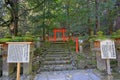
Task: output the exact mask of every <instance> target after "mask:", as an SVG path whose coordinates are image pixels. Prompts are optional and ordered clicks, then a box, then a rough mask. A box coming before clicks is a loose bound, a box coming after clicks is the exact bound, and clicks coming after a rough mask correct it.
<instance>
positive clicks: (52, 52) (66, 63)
mask: <svg viewBox="0 0 120 80" xmlns="http://www.w3.org/2000/svg"><path fill="white" fill-rule="evenodd" d="M44 54H45V55H44V57H43V58H42V61H41V67H40V71H62V70H73V69H76V66H75V64H74V59H73V57H72V54H71V53H70V51H69V49H68V45H67V43H65V42H53V43H51V46H50V47H49V48H48V49H47V50H46V51H45V52H44Z"/></svg>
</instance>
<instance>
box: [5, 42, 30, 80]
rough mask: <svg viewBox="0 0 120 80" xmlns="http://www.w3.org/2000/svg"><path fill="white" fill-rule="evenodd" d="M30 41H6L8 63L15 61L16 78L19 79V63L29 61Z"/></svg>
mask: <svg viewBox="0 0 120 80" xmlns="http://www.w3.org/2000/svg"><path fill="white" fill-rule="evenodd" d="M30 44H31V42H8V57H7V62H8V63H17V78H16V80H20V63H29V54H30Z"/></svg>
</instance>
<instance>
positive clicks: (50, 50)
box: [47, 49, 66, 52]
mask: <svg viewBox="0 0 120 80" xmlns="http://www.w3.org/2000/svg"><path fill="white" fill-rule="evenodd" d="M65 51H66V50H59V49H55V50H54V49H53V50H52V49H48V50H47V52H65Z"/></svg>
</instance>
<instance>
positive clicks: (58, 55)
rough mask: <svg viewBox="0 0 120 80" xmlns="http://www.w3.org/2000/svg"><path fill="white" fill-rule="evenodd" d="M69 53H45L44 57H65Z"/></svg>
mask: <svg viewBox="0 0 120 80" xmlns="http://www.w3.org/2000/svg"><path fill="white" fill-rule="evenodd" d="M67 56H70V54H46V57H67Z"/></svg>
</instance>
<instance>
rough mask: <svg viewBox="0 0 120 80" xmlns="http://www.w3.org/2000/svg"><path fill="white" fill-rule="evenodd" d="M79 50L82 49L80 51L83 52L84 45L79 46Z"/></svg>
mask: <svg viewBox="0 0 120 80" xmlns="http://www.w3.org/2000/svg"><path fill="white" fill-rule="evenodd" d="M79 51H80V53H83V47H82V45H80V46H79Z"/></svg>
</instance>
